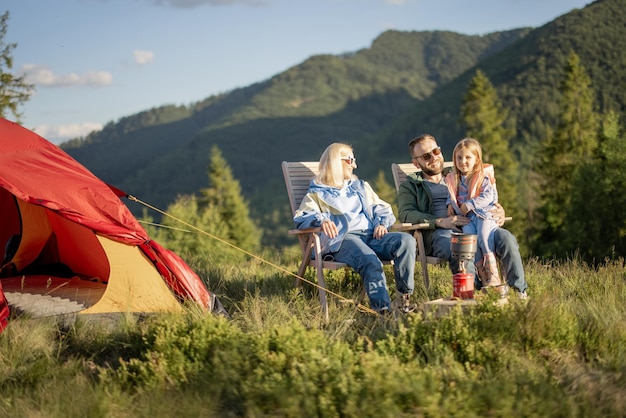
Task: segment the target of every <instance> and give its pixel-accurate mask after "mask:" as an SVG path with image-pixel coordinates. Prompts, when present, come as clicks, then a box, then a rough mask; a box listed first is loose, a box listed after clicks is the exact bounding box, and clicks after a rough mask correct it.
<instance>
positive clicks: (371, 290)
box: [329, 231, 416, 311]
mask: <svg viewBox="0 0 626 418" xmlns="http://www.w3.org/2000/svg"><path fill="white" fill-rule="evenodd" d="M415 251H416V243H415V238H413V236H412V235H410V234H407V233H404V232H388V233H387V234H385V235H384V236H383V237H382V238H381V239H375V238H374V237H373V236H372V232H371V231H352V232H349V233H347V234H346V235H345V237H344V239H343V241H342V243H341V247H340V248H339V251H337V252H335V253H332V254H329V255H331V256H332V257H333V259H334V260H335V261H339V262H342V263H346V264H347V265H349V266H350V267H352V268H353V269H354V270H355V271H356V272H357V273H359V274H360V275H361V277H362V278H363V283H364V285H365V291H366V293H367V296H368V298H369V300H370V307H371V308H372V309H373V310H375V311H380V310H382V309H386V308H387V309H388V308H389V305H390V303H391V300H390V298H389V291H388V289H387V281H386V278H385V273H384V271H383V263H382V262H381V261H380V260H386V261H390V260H393V261H394V264H393V273H394V277H395V281H396V289H397V290H398V292H400V293H408V294H412V293H413V290H414V288H415V279H414V271H415Z"/></svg>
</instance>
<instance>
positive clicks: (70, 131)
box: [33, 122, 102, 144]
mask: <svg viewBox="0 0 626 418" xmlns="http://www.w3.org/2000/svg"><path fill="white" fill-rule="evenodd" d="M100 130H102V125H100V124H99V123H91V122H86V123H70V124H68V125H59V126H48V125H39V126H37V127H35V128H34V129H33V131H35V132H36V133H37V134H38V135H40V136H42V137H44V138H46V139H47V140H48V141H50V142H53V143H55V144H60V143H61V142H63V141H67V140H68V139H73V138H78V137H84V136H86V135H87V134H88V133H90V132H92V131H100Z"/></svg>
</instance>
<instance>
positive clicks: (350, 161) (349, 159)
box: [342, 157, 356, 165]
mask: <svg viewBox="0 0 626 418" xmlns="http://www.w3.org/2000/svg"><path fill="white" fill-rule="evenodd" d="M342 160H343V161H345V162H347V163H348V164H350V165H352V164H354V163H356V158H354V157H346V158H342Z"/></svg>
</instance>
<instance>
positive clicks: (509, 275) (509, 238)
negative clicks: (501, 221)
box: [432, 228, 528, 292]
mask: <svg viewBox="0 0 626 418" xmlns="http://www.w3.org/2000/svg"><path fill="white" fill-rule="evenodd" d="M451 239H452V230H450V229H442V228H437V229H435V230H434V231H433V233H432V253H433V254H432V255H433V256H434V257H440V258H445V259H446V260H448V264H450V271H452V274H456V273H458V272H459V260H457V259H455V258H452V250H451V249H450V240H451ZM494 242H495V244H496V256H497V257H498V258H499V259H500V262H501V263H502V270H503V272H504V276H505V278H506V283H507V284H508V285H509V286H510V287H513V288H515V290H517V291H518V292H524V291H525V290H526V288H527V287H528V286H527V284H526V279H525V277H524V267H523V265H522V256H521V255H520V252H519V245H518V244H517V240H516V239H515V236H514V235H513V234H511V233H510V232H509V231H507V230H506V229H503V228H498V229H496V230H495V233H494ZM465 271H467V272H468V273H472V274H474V275H475V274H476V269H475V268H474V263H473V262H471V263H465ZM475 283H476V286H477V289H479V288H480V280H475Z"/></svg>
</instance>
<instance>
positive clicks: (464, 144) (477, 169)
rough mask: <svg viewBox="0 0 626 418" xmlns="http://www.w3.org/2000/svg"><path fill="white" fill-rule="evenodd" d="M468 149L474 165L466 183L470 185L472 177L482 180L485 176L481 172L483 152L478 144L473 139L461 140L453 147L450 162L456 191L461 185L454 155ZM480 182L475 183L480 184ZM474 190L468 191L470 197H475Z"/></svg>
mask: <svg viewBox="0 0 626 418" xmlns="http://www.w3.org/2000/svg"><path fill="white" fill-rule="evenodd" d="M465 148H467V149H469V150H470V152H471V153H472V154H474V156H475V157H476V164H474V168H472V171H470V172H469V173H467V176H466V177H467V183H468V184H471V182H472V179H473V178H474V176H478V178H479V179H482V178H483V177H484V176H485V173H484V171H483V150H482V147H481V146H480V142H478V141H477V140H475V139H474V138H463V139H461V140H460V141H459V142H458V143H457V144H456V146H455V147H454V151H452V162H453V164H454V179H455V180H456V190H458V187H459V184H460V183H461V172H460V171H459V170H458V169H457V168H456V154H457V153H458V152H459V151H460V150H462V149H465ZM480 183H481V182H480V181H479V182H477V184H480ZM476 192H477V191H476V190H470V197H471V198H473V197H476V196H475V193H476Z"/></svg>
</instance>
